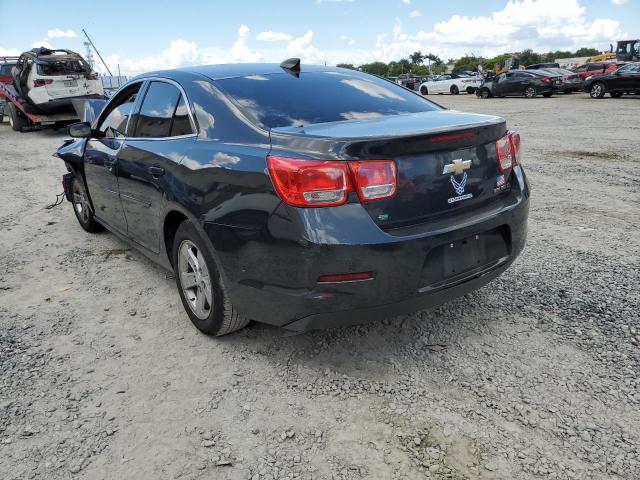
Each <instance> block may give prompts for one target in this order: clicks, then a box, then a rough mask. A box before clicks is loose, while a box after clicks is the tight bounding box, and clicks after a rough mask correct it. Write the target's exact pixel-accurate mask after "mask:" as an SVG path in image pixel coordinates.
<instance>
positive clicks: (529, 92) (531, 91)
mask: <svg viewBox="0 0 640 480" xmlns="http://www.w3.org/2000/svg"><path fill="white" fill-rule="evenodd" d="M522 93H523V95H524V96H525V97H526V98H535V97H536V95H537V92H536V87H534V86H533V85H529V86H528V87H526V88H525V89H524V92H522Z"/></svg>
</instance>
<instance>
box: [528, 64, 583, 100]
mask: <svg viewBox="0 0 640 480" xmlns="http://www.w3.org/2000/svg"><path fill="white" fill-rule="evenodd" d="M535 72H539V73H541V74H542V75H546V76H548V77H551V78H553V79H554V82H553V90H554V91H555V92H563V93H567V94H568V93H572V92H581V91H582V87H583V85H584V81H583V80H582V79H581V78H580V75H578V74H577V73H575V72H572V71H571V70H567V69H566V68H544V69H540V70H536V71H535ZM535 72H533V73H535ZM557 78H560V80H561V82H560V83H559V82H557V81H556V80H557Z"/></svg>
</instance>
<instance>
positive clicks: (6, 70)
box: [0, 63, 15, 75]
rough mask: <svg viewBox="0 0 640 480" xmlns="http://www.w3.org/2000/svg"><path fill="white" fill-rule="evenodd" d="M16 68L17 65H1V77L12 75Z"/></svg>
mask: <svg viewBox="0 0 640 480" xmlns="http://www.w3.org/2000/svg"><path fill="white" fill-rule="evenodd" d="M14 66H15V63H5V64H2V65H0V75H11V69H12V68H13V67H14Z"/></svg>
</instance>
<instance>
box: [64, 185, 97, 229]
mask: <svg viewBox="0 0 640 480" xmlns="http://www.w3.org/2000/svg"><path fill="white" fill-rule="evenodd" d="M71 190H72V192H73V198H72V199H71V205H72V206H73V213H75V214H76V218H77V219H78V223H79V224H80V226H81V227H82V228H83V229H84V230H86V231H87V232H89V233H98V232H102V231H103V230H104V227H103V226H102V225H100V224H99V223H98V222H96V220H95V218H94V216H93V212H92V211H91V207H90V205H89V199H88V198H87V195H86V194H85V192H84V190H83V188H82V186H81V185H80V182H79V181H78V179H77V178H75V177H73V182H72V183H71Z"/></svg>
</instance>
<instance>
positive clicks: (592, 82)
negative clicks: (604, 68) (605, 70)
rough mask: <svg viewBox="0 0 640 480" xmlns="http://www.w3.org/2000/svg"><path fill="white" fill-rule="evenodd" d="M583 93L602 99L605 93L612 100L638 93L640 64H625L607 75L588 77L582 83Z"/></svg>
mask: <svg viewBox="0 0 640 480" xmlns="http://www.w3.org/2000/svg"><path fill="white" fill-rule="evenodd" d="M584 91H585V92H588V93H589V96H590V97H591V98H602V97H604V95H605V93H608V94H609V95H610V96H612V97H613V98H620V97H621V96H622V95H624V94H625V93H627V94H637V93H640V62H636V63H627V64H626V65H623V66H622V67H620V68H619V69H618V70H616V71H615V72H613V73H609V74H607V75H596V76H593V77H589V78H588V79H587V80H586V81H585V82H584Z"/></svg>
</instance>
